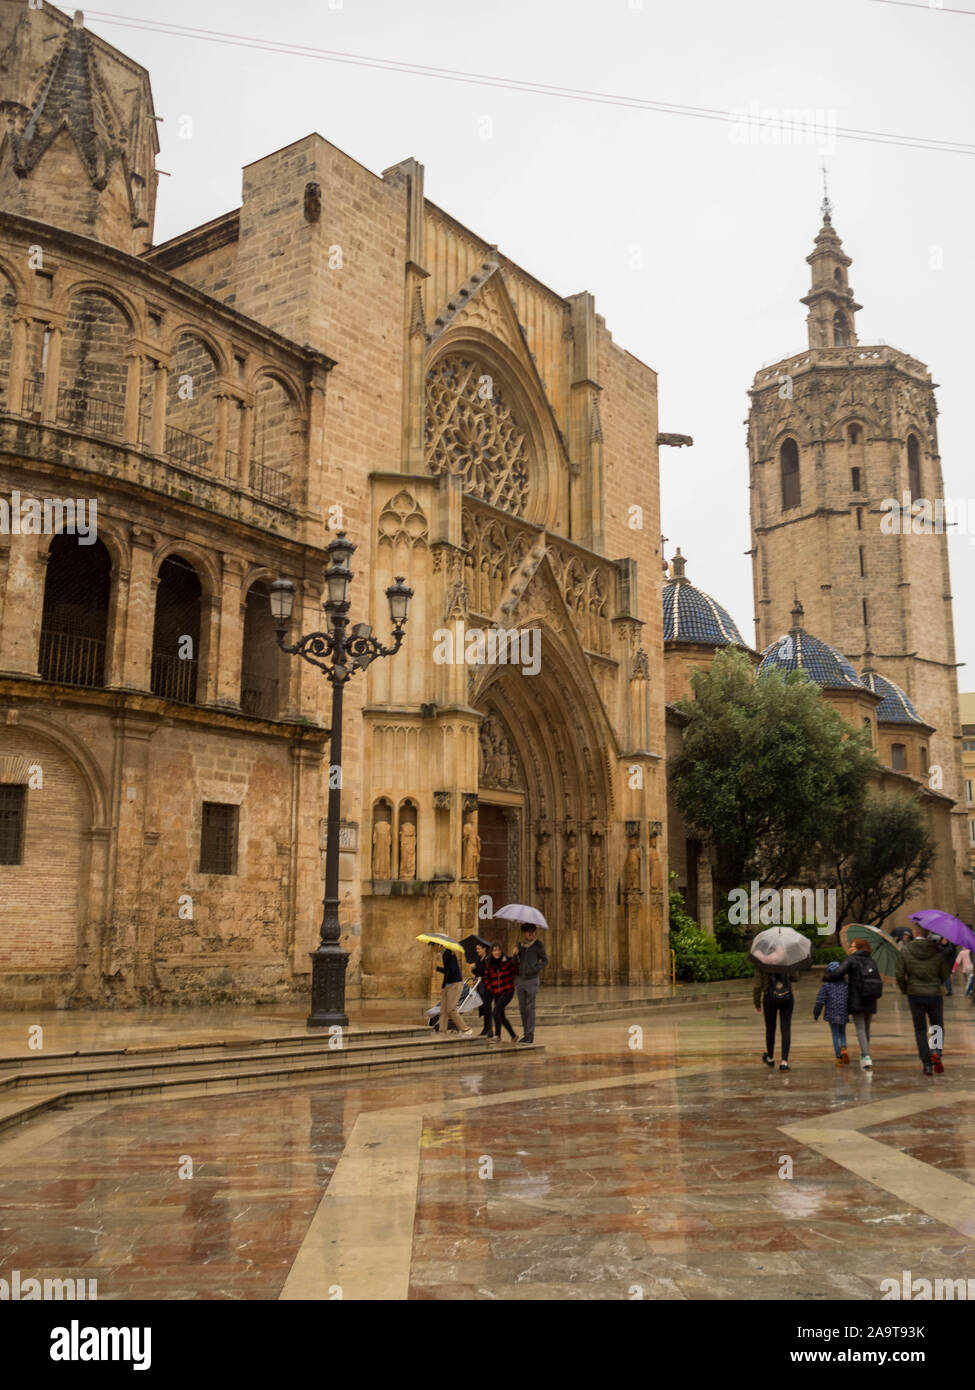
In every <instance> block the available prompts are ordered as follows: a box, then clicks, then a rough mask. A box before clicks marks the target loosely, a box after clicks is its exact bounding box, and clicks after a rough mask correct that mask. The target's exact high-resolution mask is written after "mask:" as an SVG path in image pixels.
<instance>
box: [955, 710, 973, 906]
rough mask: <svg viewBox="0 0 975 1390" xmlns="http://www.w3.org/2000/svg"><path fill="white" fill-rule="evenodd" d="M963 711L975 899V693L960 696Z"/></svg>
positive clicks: (966, 803) (964, 769) (963, 737)
mask: <svg viewBox="0 0 975 1390" xmlns="http://www.w3.org/2000/svg"><path fill="white" fill-rule="evenodd" d="M958 702H959V706H960V709H961V760H962V775H963V777H964V779H965V810H966V811H967V813H968V867H969V869H970V870H971V874H972V897H973V899H975V691H968V692H966V693H962V694H960V695H959V696H958Z"/></svg>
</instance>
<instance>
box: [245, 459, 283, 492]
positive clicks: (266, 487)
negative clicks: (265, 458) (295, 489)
mask: <svg viewBox="0 0 975 1390" xmlns="http://www.w3.org/2000/svg"><path fill="white" fill-rule="evenodd" d="M250 485H251V488H252V490H253V491H254V492H256V493H257V494H258V495H259V496H260V497H264V498H266V500H267V501H268V502H287V501H288V498H289V494H290V491H291V484H290V480H289V478H288V475H287V473H281V472H280V471H279V470H278V469H276V468H268V467H267V466H266V464H263V463H258V462H257V461H256V460H254V461H252V462H251V471H250Z"/></svg>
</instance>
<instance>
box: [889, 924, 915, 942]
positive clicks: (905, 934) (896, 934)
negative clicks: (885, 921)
mask: <svg viewBox="0 0 975 1390" xmlns="http://www.w3.org/2000/svg"><path fill="white" fill-rule="evenodd" d="M890 935H891V938H892V940H894V941H896V942H897V944H898V946H901V945H903V943H904V942H905V941H913V940H914V933H913V932H912V931H911V929H910V927H894V929H893V931H892V932H891V933H890Z"/></svg>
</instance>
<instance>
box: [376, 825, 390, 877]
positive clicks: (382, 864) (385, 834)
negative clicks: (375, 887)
mask: <svg viewBox="0 0 975 1390" xmlns="http://www.w3.org/2000/svg"><path fill="white" fill-rule="evenodd" d="M391 843H392V827H391V826H390V823H389V821H388V820H377V821H376V824H375V825H374V826H373V828H372V876H373V878H375V879H387V878H389V876H390V864H389V855H390V847H391Z"/></svg>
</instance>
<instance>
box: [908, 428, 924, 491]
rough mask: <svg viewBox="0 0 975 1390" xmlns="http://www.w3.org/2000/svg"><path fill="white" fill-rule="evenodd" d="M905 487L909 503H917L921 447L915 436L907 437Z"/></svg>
mask: <svg viewBox="0 0 975 1390" xmlns="http://www.w3.org/2000/svg"><path fill="white" fill-rule="evenodd" d="M907 485H908V487H909V488H910V492H911V501H912V502H917V501H918V500H919V499H920V497H921V446H920V444H919V443H918V442H917V435H915V434H909V435H908V436H907Z"/></svg>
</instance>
